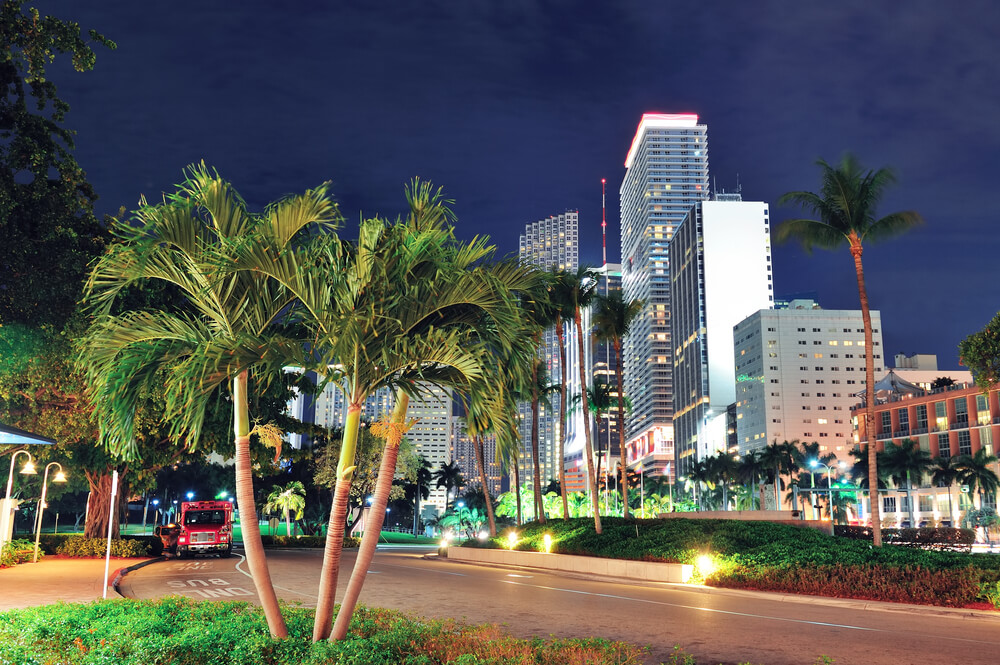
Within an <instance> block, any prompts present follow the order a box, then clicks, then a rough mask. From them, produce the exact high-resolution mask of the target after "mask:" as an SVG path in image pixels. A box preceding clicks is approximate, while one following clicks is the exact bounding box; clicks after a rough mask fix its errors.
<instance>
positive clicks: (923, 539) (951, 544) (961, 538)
mask: <svg viewBox="0 0 1000 665" xmlns="http://www.w3.org/2000/svg"><path fill="white" fill-rule="evenodd" d="M833 533H834V535H836V536H840V537H842V538H848V539H851V540H866V541H869V542H870V541H871V540H872V529H871V527H869V526H845V525H839V524H838V525H836V526H834V528H833ZM975 541H976V532H975V531H974V530H972V529H957V528H953V527H921V528H919V529H882V542H883V543H885V544H886V545H902V546H904V547H919V548H922V549H932V550H942V551H944V550H950V551H954V552H969V551H971V550H972V543H974V542H975Z"/></svg>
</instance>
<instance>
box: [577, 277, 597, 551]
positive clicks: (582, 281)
mask: <svg viewBox="0 0 1000 665" xmlns="http://www.w3.org/2000/svg"><path fill="white" fill-rule="evenodd" d="M569 275H570V281H571V284H572V289H571V290H570V293H569V302H570V303H571V304H572V305H573V323H574V325H575V326H576V343H577V353H578V354H579V358H580V362H579V363H578V364H579V366H580V386H581V388H586V387H587V385H588V381H587V368H586V367H584V364H585V363H584V362H583V359H584V358H586V357H587V356H586V355H585V354H584V352H583V339H584V334H583V317H582V312H583V310H584V309H586V308H587V307H590V303H591V301H593V299H594V295H595V294H596V293H597V273H595V272H594V271H593V270H591V269H590V268H587V267H580V268H578V269H577V270H576V272H575V273H569ZM583 436H584V458H585V461H586V465H587V486H588V487H589V488H590V501H591V503H592V504H593V508H594V530H595V531H596V532H597V533H598V534H600V533H601V510H600V507H599V505H598V499H599V497H598V496H597V474H596V469H595V468H594V443H593V441H592V440H591V437H590V413H589V412H588V410H587V409H584V410H583Z"/></svg>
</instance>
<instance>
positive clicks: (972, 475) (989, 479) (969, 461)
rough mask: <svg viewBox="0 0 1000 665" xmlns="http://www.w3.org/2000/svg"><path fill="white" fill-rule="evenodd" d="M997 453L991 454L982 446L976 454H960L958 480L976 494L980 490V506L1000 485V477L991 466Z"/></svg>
mask: <svg viewBox="0 0 1000 665" xmlns="http://www.w3.org/2000/svg"><path fill="white" fill-rule="evenodd" d="M996 462H997V457H996V455H991V454H990V453H988V452H987V451H986V449H985V448H980V449H979V450H977V451H976V454H975V455H960V456H959V458H958V461H957V462H956V465H957V466H958V469H959V475H958V482H960V483H962V484H963V485H968V486H969V491H970V492H972V493H973V495H975V494H976V493H977V490H978V495H979V507H980V508H982V507H983V506H984V505H985V504H984V502H985V499H986V495H987V494H993V493H995V492H996V491H997V488H998V487H1000V478H998V477H997V474H996V473H995V472H994V471H993V470H992V469H990V468H989V465H990V464H996Z"/></svg>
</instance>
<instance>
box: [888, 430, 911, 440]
mask: <svg viewBox="0 0 1000 665" xmlns="http://www.w3.org/2000/svg"><path fill="white" fill-rule="evenodd" d="M907 436H910V429H909V428H906V429H900V430H896V431H895V432H893V433H892V438H894V439H902V438H903V437H907Z"/></svg>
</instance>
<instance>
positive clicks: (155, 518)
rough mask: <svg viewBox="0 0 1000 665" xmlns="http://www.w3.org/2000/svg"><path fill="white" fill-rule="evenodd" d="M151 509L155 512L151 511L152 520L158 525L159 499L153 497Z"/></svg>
mask: <svg viewBox="0 0 1000 665" xmlns="http://www.w3.org/2000/svg"><path fill="white" fill-rule="evenodd" d="M153 510H154V511H156V512H154V513H153V522H154V523H156V524H157V525H158V524H159V523H160V500H159V499H153Z"/></svg>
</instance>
